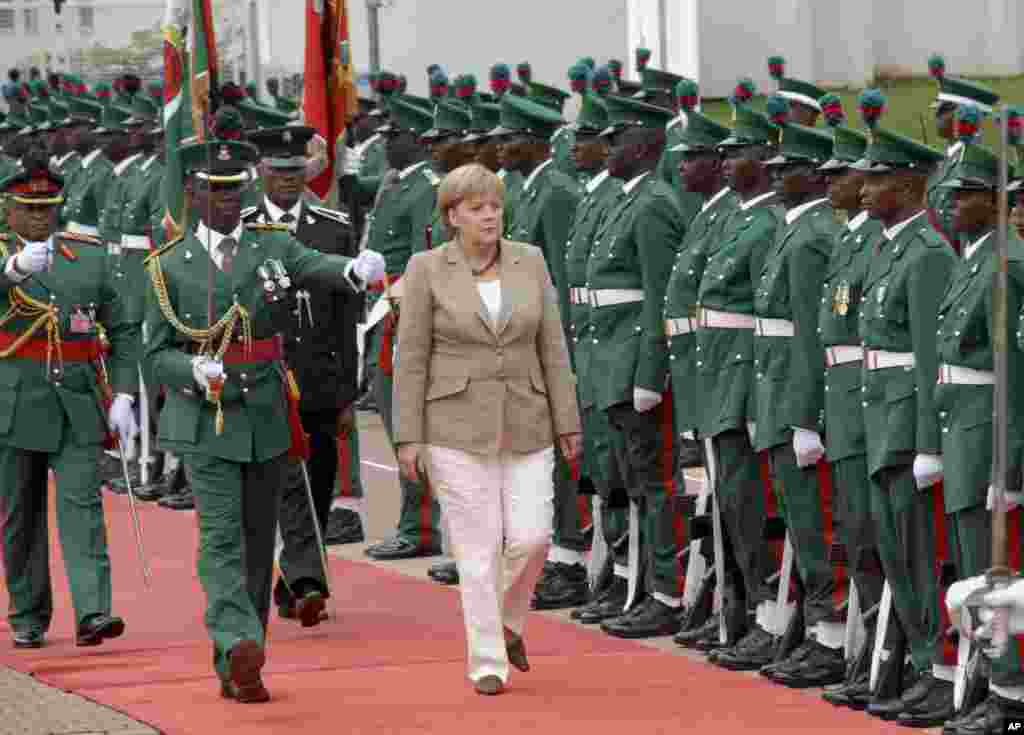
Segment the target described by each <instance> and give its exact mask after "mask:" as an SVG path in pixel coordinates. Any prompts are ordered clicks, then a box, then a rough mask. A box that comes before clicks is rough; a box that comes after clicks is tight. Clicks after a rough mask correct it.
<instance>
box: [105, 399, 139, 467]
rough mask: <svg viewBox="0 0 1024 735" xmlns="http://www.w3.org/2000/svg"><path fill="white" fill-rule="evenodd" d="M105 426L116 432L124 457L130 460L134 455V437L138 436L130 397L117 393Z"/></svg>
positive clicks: (133, 403)
mask: <svg viewBox="0 0 1024 735" xmlns="http://www.w3.org/2000/svg"><path fill="white" fill-rule="evenodd" d="M107 424H108V425H109V426H110V429H111V430H112V431H116V432H117V436H118V439H119V440H120V442H121V448H122V449H123V450H124V453H125V457H126V458H128V459H130V458H131V456H133V455H134V454H135V437H136V436H138V435H139V425H138V423H136V421H135V401H134V400H133V399H132V397H131V396H130V395H128V394H127V393H118V394H117V395H116V396H114V402H113V403H111V404H110V415H109V416H108V417H107Z"/></svg>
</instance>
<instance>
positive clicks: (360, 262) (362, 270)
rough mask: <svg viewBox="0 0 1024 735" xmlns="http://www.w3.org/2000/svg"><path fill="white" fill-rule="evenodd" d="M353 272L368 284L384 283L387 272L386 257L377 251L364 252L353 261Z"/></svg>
mask: <svg viewBox="0 0 1024 735" xmlns="http://www.w3.org/2000/svg"><path fill="white" fill-rule="evenodd" d="M352 272H353V273H355V274H356V277H357V278H359V280H360V281H362V282H363V283H366V284H371V283H378V282H380V281H383V280H384V274H385V272H386V263H385V261H384V256H383V255H381V254H380V253H378V252H377V251H376V250H364V251H363V252H361V253H359V255H357V256H356V259H355V260H353V261H352Z"/></svg>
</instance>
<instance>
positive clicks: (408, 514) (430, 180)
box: [366, 95, 441, 559]
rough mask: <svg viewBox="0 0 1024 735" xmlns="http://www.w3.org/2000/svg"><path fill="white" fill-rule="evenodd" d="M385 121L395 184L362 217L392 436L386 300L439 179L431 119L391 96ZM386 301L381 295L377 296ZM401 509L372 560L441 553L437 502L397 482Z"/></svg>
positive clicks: (373, 331)
mask: <svg viewBox="0 0 1024 735" xmlns="http://www.w3.org/2000/svg"><path fill="white" fill-rule="evenodd" d="M388 107H389V111H390V119H391V121H390V122H389V123H388V124H387V125H385V126H383V127H382V128H380V129H379V132H381V133H382V134H383V135H385V136H386V138H387V155H388V167H389V168H390V169H394V170H395V175H394V177H392V178H393V179H394V181H393V182H392V183H390V184H385V185H383V186H382V187H381V189H380V191H379V192H378V199H377V205H376V206H375V207H374V209H373V212H371V213H370V216H369V217H368V219H367V236H366V240H367V245H368V247H369V248H371V249H372V250H376V251H377V252H380V253H382V254H383V255H384V257H385V259H386V260H387V270H388V277H389V281H390V284H391V285H390V286H389V288H388V290H387V292H383V291H382V290H377V291H376V292H374V293H371V294H370V295H369V296H368V298H367V302H368V304H367V305H368V306H369V307H370V308H371V311H370V317H369V318H368V320H367V328H368V329H369V330H370V331H369V332H368V334H367V345H366V354H367V355H368V362H369V363H370V367H371V369H373V372H374V385H373V390H374V395H375V397H376V400H377V406H378V410H379V411H380V415H381V419H382V420H383V421H384V428H385V430H386V431H387V433H388V437H389V440H390V437H391V436H392V432H391V416H392V412H391V400H392V395H391V388H392V382H393V381H392V373H391V361H392V351H393V346H394V345H393V341H394V339H395V336H396V335H397V316H396V315H394V314H393V313H392V312H391V299H392V298H394V299H396V300H399V302H400V298H401V297H400V295H399V294H398V293H397V292H396V291H395V288H396V287H397V288H398V289H400V288H401V276H402V274H403V273H404V272H405V266H406V263H408V262H409V258H411V257H412V256H413V254H414V253H418V252H420V251H421V250H425V249H426V248H427V243H426V235H427V228H428V227H429V226H430V222H431V219H432V217H433V213H434V207H435V204H436V201H437V185H438V184H439V183H440V180H439V179H438V177H437V175H436V174H435V173H434V172H433V170H432V169H431V168H430V162H429V161H428V160H427V158H426V150H425V149H424V147H423V145H422V143H421V142H420V140H419V136H420V135H421V134H422V133H424V132H426V131H427V130H428V129H429V128H430V125H431V123H432V122H433V118H432V116H431V115H430V114H429V113H428V112H427V111H426V110H424V109H423V108H422V107H420V105H418V104H416V103H414V102H410V101H408V100H406V99H405V97H404V95H396V96H394V97H392V98H391V99H389V101H388ZM382 297H385V298H382ZM399 482H400V484H401V488H402V505H401V510H400V515H399V519H398V529H397V534H396V535H395V536H394V537H393V538H390V539H388V540H386V541H382V542H381V543H378V544H374V545H372V546H370V547H368V548H367V549H366V554H367V555H368V556H371V557H373V558H374V559H408V558H412V557H417V556H433V555H436V554H439V553H440V551H441V534H440V508H439V506H438V503H437V500H436V499H434V498H432V497H431V496H430V494H429V493H428V492H427V491H426V489H425V488H424V487H423V486H422V485H421V484H420V483H416V482H410V481H409V480H406V479H404V478H401V479H400V480H399Z"/></svg>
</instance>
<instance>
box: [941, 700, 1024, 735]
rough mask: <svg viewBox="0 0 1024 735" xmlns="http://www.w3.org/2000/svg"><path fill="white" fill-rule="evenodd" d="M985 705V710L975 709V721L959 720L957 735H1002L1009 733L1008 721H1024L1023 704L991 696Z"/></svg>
mask: <svg viewBox="0 0 1024 735" xmlns="http://www.w3.org/2000/svg"><path fill="white" fill-rule="evenodd" d="M984 703H985V705H986V706H985V708H984V709H979V708H975V710H973V713H976V716H975V717H974V718H973V719H967V718H959V719H958V721H959V723H960V724H959V726H958V727H957V729H956V731H955V733H956V735H990V734H991V735H1002V733H1004V732H1007V731H1008V730H1007V727H1006V721H1007V720H1008V719H1010V718H1012V719H1014V720H1024V706H1022V704H1021V702H1014V701H1012V700H1009V699H1004V698H1003V697H1000V696H999V695H998V694H990V695H989V697H988V699H986V700H984ZM979 707H980V705H979ZM947 724H948V723H947ZM942 732H943V735H945V733H946V728H945V727H943V728H942Z"/></svg>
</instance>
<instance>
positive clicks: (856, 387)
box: [818, 98, 882, 709]
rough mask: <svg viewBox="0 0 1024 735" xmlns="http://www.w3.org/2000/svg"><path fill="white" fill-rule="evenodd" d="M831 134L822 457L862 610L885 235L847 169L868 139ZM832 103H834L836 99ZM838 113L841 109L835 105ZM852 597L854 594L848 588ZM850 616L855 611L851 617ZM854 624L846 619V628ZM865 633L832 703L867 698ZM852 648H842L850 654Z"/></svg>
mask: <svg viewBox="0 0 1024 735" xmlns="http://www.w3.org/2000/svg"><path fill="white" fill-rule="evenodd" d="M821 101H822V103H823V104H822V107H823V108H824V112H825V115H826V118H827V119H829V121H830V122H829V124H830V125H832V124H833V122H832V120H835V127H834V128H833V131H832V138H833V152H832V158H831V160H829V161H827V162H826V163H825V164H823V165H822V166H821V168H820V169H819V171H821V172H822V173H823V174H824V175H825V176H826V177H828V181H829V199H830V200H831V204H832V208H833V209H834V210H836V211H841V212H845V213H846V225H845V227H843V228H841V230H840V232H839V233H838V234H837V236H836V240H835V243H834V244H833V247H832V256H831V258H830V259H829V264H828V268H827V269H826V270H825V282H824V284H823V285H822V290H821V305H820V307H819V309H818V329H819V330H820V334H821V343H822V345H823V346H824V347H825V366H826V369H825V456H826V458H827V459H828V461H829V463H830V464H831V465H832V484H833V485H832V486H833V492H834V495H833V502H832V507H833V514H834V515H833V517H834V518H836V519H837V522H838V524H839V527H840V530H841V532H842V537H843V538H842V542H843V544H844V545H845V547H846V569H847V572H848V574H849V577H850V579H851V581H852V582H853V584H854V586H855V587H856V593H857V599H858V601H859V609H860V611H861V612H862V613H866V612H867V611H869V610H871V609H872V608H874V607H875V605H876V604H878V601H879V599H880V597H881V593H882V577H881V568H880V567H879V566H878V562H877V559H878V556H877V554H876V553H875V542H874V535H875V533H874V521H873V520H872V517H871V504H870V498H871V489H870V486H869V484H868V469H867V445H866V439H865V436H864V422H863V419H862V413H861V406H860V403H861V392H860V388H861V386H862V379H861V375H862V373H863V369H864V348H863V347H862V346H861V343H860V333H859V326H860V310H861V297H862V294H863V293H864V280H865V278H866V277H867V273H868V268H869V266H870V263H871V257H872V248H873V247H874V244H875V243H876V242H877V241H878V239H879V237H881V234H882V225H881V224H880V223H879V222H878V220H873V219H870V218H869V217H868V212H866V211H864V210H863V209H862V207H861V200H860V192H861V188H862V187H863V183H864V173H863V172H861V171H857V170H855V169H852V168H850V164H852V163H854V162H855V161H858V160H860V158H861V157H863V155H864V151H865V149H866V148H867V138H866V137H865V136H864V135H863V134H862V133H859V132H857V131H856V130H853V129H852V128H848V127H845V126H842V125H840V124H839V123H840V122H841V118H829V111H830V109H834V108H830V107H829V106H828V104H827V103H826V102H825V100H824V98H823V99H822V100H821ZM833 104H834V103H833ZM840 110H841V108H840ZM851 599H852V591H851ZM849 615H853V611H852V609H850V610H848V616H849ZM854 622H855V621H851V620H850V619H849V618H848V619H847V626H848V627H849V626H850V625H853V624H854ZM865 628H866V631H867V635H866V636H865V641H864V644H863V647H862V650H861V652H860V653H859V654H858V655H857V658H856V664H855V665H853V666H851V667H850V669H849V672H848V675H847V678H846V681H845V682H844V684H843V685H842V686H841V687H838V688H836V689H832V690H826V692H825V694H824V695H823V696H824V699H825V700H826V701H828V702H831V703H832V704H835V705H839V706H845V707H852V708H856V709H863V708H864V707H866V706H867V704H868V701H869V700H870V698H871V691H870V677H869V675H868V674H869V671H868V667H867V665H866V664H867V663H868V662H869V661H870V654H869V653H868V652H870V651H873V650H874V618H873V617H871V618H870V619H867V618H866V619H865ZM850 653H851V652H849V651H848V652H847V654H848V657H849V654H850Z"/></svg>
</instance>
